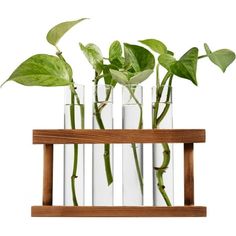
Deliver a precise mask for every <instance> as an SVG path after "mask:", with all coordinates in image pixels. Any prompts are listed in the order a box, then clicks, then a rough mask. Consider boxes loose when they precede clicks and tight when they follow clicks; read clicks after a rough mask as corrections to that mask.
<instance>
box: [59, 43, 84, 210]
mask: <svg viewBox="0 0 236 236" xmlns="http://www.w3.org/2000/svg"><path fill="white" fill-rule="evenodd" d="M56 49H57V53H56V55H57V56H58V57H59V58H60V59H61V60H62V61H64V62H65V63H66V64H67V62H66V60H65V58H64V57H63V55H62V52H61V51H60V49H59V48H58V47H57V46H56ZM70 82H71V83H72V85H71V86H70V92H71V104H70V123H71V129H75V128H76V122H75V97H76V101H77V104H78V106H80V122H81V129H84V106H83V105H82V104H81V103H80V99H79V96H78V94H77V92H76V89H75V87H74V81H73V78H72V77H71V78H70ZM73 146H74V161H73V171H72V175H71V192H72V200H73V204H74V206H78V201H77V197H76V189H75V179H76V178H78V176H77V168H78V154H79V152H78V144H74V145H73Z"/></svg>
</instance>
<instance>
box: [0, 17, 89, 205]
mask: <svg viewBox="0 0 236 236" xmlns="http://www.w3.org/2000/svg"><path fill="white" fill-rule="evenodd" d="M85 19H87V18H81V19H78V20H75V21H66V22H62V23H60V24H58V25H56V26H54V27H53V28H51V29H50V30H49V32H48V33H47V37H46V38H47V41H48V42H49V43H50V44H51V45H53V46H54V47H55V48H56V56H54V55H48V54H36V55H33V56H31V57H30V58H28V59H27V60H25V61H24V62H23V63H21V64H20V65H19V66H18V67H17V68H16V69H15V71H14V72H13V73H12V74H11V75H10V77H9V78H8V79H7V80H6V81H5V82H4V83H3V84H5V83H6V82H8V81H14V82H17V83H19V84H22V85H25V86H44V87H55V86H69V88H70V92H71V96H70V97H71V106H70V124H71V129H75V128H76V121H75V104H78V105H80V115H81V119H80V120H81V128H82V129H83V128H84V107H83V106H82V104H81V103H80V98H79V95H78V94H77V92H76V87H75V82H74V79H73V71H72V68H71V66H70V65H69V64H68V63H67V61H66V60H65V58H64V57H63V55H62V52H61V50H60V49H59V47H58V42H59V41H60V39H61V38H62V37H63V35H64V34H65V33H66V32H68V31H69V30H70V29H71V28H72V27H73V26H75V25H76V24H78V23H80V22H82V21H84V20H85ZM3 84H2V85H3ZM73 155H74V160H73V170H72V174H71V191H72V198H73V199H72V200H73V204H74V205H75V206H77V205H78V196H77V195H76V189H75V179H76V178H78V177H77V176H78V175H77V168H78V165H77V164H78V144H74V152H73Z"/></svg>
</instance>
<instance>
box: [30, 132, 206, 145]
mask: <svg viewBox="0 0 236 236" xmlns="http://www.w3.org/2000/svg"><path fill="white" fill-rule="evenodd" d="M163 142H165V143H200V142H205V130H203V129H195V130H194V129H185V130H184V129H159V130H152V129H150V130H147V129H145V130H137V129H135V130H118V129H117V130H114V129H113V130H89V129H87V130H86V129H85V130H69V129H68V130H65V129H62V130H33V143H34V144H72V143H93V144H94V143H163Z"/></svg>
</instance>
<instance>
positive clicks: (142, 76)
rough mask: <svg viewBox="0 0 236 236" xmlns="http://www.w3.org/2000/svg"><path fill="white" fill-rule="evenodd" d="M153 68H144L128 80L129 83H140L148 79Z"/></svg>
mask: <svg viewBox="0 0 236 236" xmlns="http://www.w3.org/2000/svg"><path fill="white" fill-rule="evenodd" d="M152 72H153V70H144V71H141V72H138V73H137V74H136V75H134V76H133V77H131V78H130V80H129V81H128V83H129V84H140V83H142V82H143V81H144V80H146V79H147V78H148V77H149V76H150V75H151V74H152Z"/></svg>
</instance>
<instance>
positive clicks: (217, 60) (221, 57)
mask: <svg viewBox="0 0 236 236" xmlns="http://www.w3.org/2000/svg"><path fill="white" fill-rule="evenodd" d="M204 48H205V51H206V53H207V56H208V57H209V59H210V60H211V61H212V62H213V63H214V64H215V65H217V66H218V67H219V68H220V69H221V70H222V71H223V72H225V71H226V69H227V67H228V66H229V65H230V64H231V63H232V62H233V61H234V60H235V53H234V52H233V51H231V50H229V49H220V50H217V51H214V52H212V51H211V50H210V48H209V47H208V45H207V44H206V43H205V44H204Z"/></svg>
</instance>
